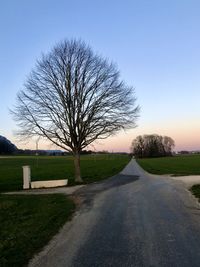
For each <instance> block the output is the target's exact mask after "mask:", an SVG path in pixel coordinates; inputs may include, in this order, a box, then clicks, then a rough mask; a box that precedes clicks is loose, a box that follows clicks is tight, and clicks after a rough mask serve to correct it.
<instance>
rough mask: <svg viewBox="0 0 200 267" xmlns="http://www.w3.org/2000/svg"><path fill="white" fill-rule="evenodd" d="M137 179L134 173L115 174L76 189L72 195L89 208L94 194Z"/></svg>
mask: <svg viewBox="0 0 200 267" xmlns="http://www.w3.org/2000/svg"><path fill="white" fill-rule="evenodd" d="M138 179H139V176H136V175H123V174H117V175H115V176H113V177H111V178H109V179H107V180H105V181H102V182H97V183H93V184H90V185H87V186H86V187H83V188H81V189H79V190H77V191H76V192H75V193H74V194H73V197H74V198H75V199H78V200H79V201H78V202H79V203H81V204H83V205H84V206H87V208H91V206H92V204H93V200H94V198H95V196H96V195H97V194H99V193H101V192H104V191H107V190H111V189H114V188H116V187H120V186H123V185H126V184H129V183H133V182H135V181H137V180H138Z"/></svg>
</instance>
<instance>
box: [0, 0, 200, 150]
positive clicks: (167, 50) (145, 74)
mask: <svg viewBox="0 0 200 267" xmlns="http://www.w3.org/2000/svg"><path fill="white" fill-rule="evenodd" d="M199 14H200V1H199V0H130V1H128V0H109V1H108V0H107V1H104V0H96V1H93V0H84V1H81V0H77V1H68V0H17V1H16V0H1V1H0V34H1V42H0V135H4V136H6V137H7V138H9V139H10V140H11V141H13V142H14V143H15V144H16V145H17V146H18V147H25V146H24V145H22V144H20V143H17V142H16V140H15V137H14V135H13V131H14V130H16V124H15V122H14V121H13V120H12V117H11V116H10V114H9V111H8V108H12V107H13V105H14V104H15V99H16V93H17V91H18V90H19V89H22V88H23V83H24V81H25V79H26V76H27V75H28V74H29V72H30V70H31V69H32V68H33V67H34V65H35V61H36V59H37V58H39V57H40V56H41V53H42V52H48V51H49V50H50V49H51V47H52V46H54V45H55V44H56V43H57V42H59V41H60V40H63V39H65V38H69V39H70V38H81V39H83V40H84V41H85V42H86V43H89V44H90V45H91V47H92V48H93V49H94V50H95V51H97V52H98V53H100V54H101V55H102V56H104V57H107V58H109V59H111V60H113V61H114V62H116V63H117V65H118V67H119V69H120V70H121V76H122V78H123V79H124V80H125V81H126V82H127V83H128V84H129V85H133V86H134V87H135V90H136V95H137V98H138V104H139V105H140V106H141V114H140V119H139V120H138V127H137V128H136V129H134V130H131V131H129V132H127V133H120V134H119V135H118V136H116V137H114V138H109V139H108V140H106V141H100V142H99V143H98V144H95V148H96V149H97V150H98V149H100V150H102V149H105V150H109V151H112V150H113V151H129V147H130V144H131V141H132V140H133V139H134V138H135V137H136V136H137V135H139V134H151V133H158V134H162V135H168V136H171V137H172V138H173V139H174V140H175V142H176V149H177V150H180V149H195V150H196V149H200V15H199ZM34 146H35V144H34V143H33V144H31V143H30V144H27V145H26V147H32V148H34ZM39 147H40V148H41V149H42V148H49V146H48V145H45V143H43V142H42V141H40V144H39Z"/></svg>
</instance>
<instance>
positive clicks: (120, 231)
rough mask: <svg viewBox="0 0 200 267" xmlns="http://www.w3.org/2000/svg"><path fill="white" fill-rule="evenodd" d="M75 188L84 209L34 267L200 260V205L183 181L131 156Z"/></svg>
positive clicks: (172, 266) (193, 263) (198, 263)
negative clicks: (109, 174) (114, 171)
mask: <svg viewBox="0 0 200 267" xmlns="http://www.w3.org/2000/svg"><path fill="white" fill-rule="evenodd" d="M75 194H76V196H77V197H78V198H80V199H81V200H82V205H81V207H80V209H79V211H78V212H77V213H76V215H75V217H74V218H73V220H72V221H71V222H70V223H67V224H66V225H65V226H64V228H63V229H62V230H61V232H60V233H59V234H58V235H57V236H56V237H55V238H54V239H53V240H52V242H50V244H49V245H48V246H47V247H46V248H45V249H44V250H43V252H42V253H40V254H39V256H37V257H35V258H34V260H33V261H32V262H31V263H30V264H29V265H30V267H33V266H34V267H35V266H41V267H47V266H48V267H64V266H65V267H68V266H73V267H87V266H88V267H104V266H105V267H107V266H113V267H118V266H119V267H121V266H123V267H129V266H133V267H142V266H145V267H153V266H156V267H157V266H158V267H162V266H169V267H175V266H176V267H179V266H180V267H186V266H187V267H193V266H194V267H199V266H200V207H199V205H198V204H197V202H196V200H195V199H194V197H193V196H192V195H191V194H190V193H189V192H188V191H187V190H186V189H185V188H184V186H183V185H182V184H181V182H177V181H173V180H171V179H167V178H166V179H165V178H163V177H159V176H153V175H149V174H147V173H145V172H144V171H143V170H142V169H141V168H140V167H139V166H138V165H137V164H136V162H135V161H134V160H132V161H131V162H130V163H129V165H128V166H127V168H126V169H125V170H124V171H123V172H122V173H121V174H119V175H116V176H115V177H113V178H111V179H109V180H107V181H104V182H102V183H96V184H93V185H89V186H87V187H83V188H81V189H79V190H78V191H77V192H76V193H75Z"/></svg>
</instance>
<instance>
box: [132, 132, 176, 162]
mask: <svg viewBox="0 0 200 267" xmlns="http://www.w3.org/2000/svg"><path fill="white" fill-rule="evenodd" d="M174 146H175V142H174V140H173V139H172V138H171V137H169V136H161V135H157V134H151V135H139V136H137V137H136V138H135V139H134V140H133V142H132V145H131V152H132V153H133V154H134V156H135V157H138V158H148V157H164V156H171V155H172V149H173V148H174Z"/></svg>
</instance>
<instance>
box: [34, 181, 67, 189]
mask: <svg viewBox="0 0 200 267" xmlns="http://www.w3.org/2000/svg"><path fill="white" fill-rule="evenodd" d="M67 184H68V179H66V180H51V181H35V182H31V188H48V187H58V186H66V185H67Z"/></svg>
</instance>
